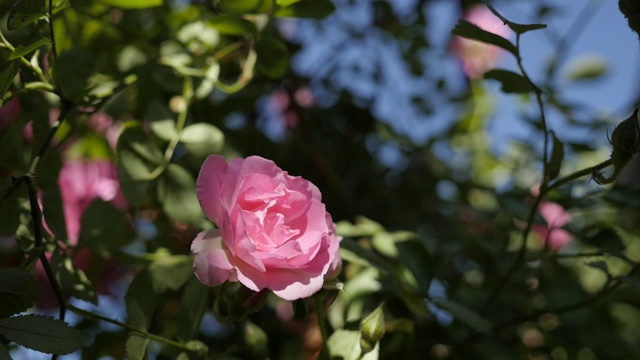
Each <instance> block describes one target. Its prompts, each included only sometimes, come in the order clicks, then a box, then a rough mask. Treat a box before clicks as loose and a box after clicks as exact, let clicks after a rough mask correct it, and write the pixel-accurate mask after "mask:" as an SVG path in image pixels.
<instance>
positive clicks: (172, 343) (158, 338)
mask: <svg viewBox="0 0 640 360" xmlns="http://www.w3.org/2000/svg"><path fill="white" fill-rule="evenodd" d="M67 306H68V308H69V310H71V311H72V312H73V313H75V314H77V315H80V316H82V317H84V318H85V319H90V320H98V321H104V322H108V323H110V324H113V325H116V326H120V327H121V328H124V329H127V330H129V331H132V332H135V333H138V334H140V335H142V336H144V337H146V338H148V339H151V340H155V341H157V342H160V343H163V344H166V345H170V346H173V347H176V348H178V349H180V350H185V351H189V352H194V351H193V349H192V348H190V347H189V346H187V344H184V343H180V342H177V341H174V340H171V339H167V338H164V337H162V336H158V335H154V334H151V333H148V332H146V331H144V330H142V329H139V328H136V327H133V326H131V325H129V324H127V323H123V322H121V321H118V320H114V319H111V318H108V317H106V316H103V315H100V314H96V313H94V312H91V311H88V310H84V309H80V308H78V307H76V306H74V305H72V304H68V305H67Z"/></svg>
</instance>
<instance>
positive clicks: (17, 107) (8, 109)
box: [0, 98, 22, 134]
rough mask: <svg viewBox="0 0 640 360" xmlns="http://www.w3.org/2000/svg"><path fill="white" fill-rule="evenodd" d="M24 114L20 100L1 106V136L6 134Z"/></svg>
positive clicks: (10, 101)
mask: <svg viewBox="0 0 640 360" xmlns="http://www.w3.org/2000/svg"><path fill="white" fill-rule="evenodd" d="M21 114H22V104H20V100H18V98H14V99H11V100H9V101H8V102H7V103H5V104H4V105H2V106H0V134H2V133H4V132H5V131H6V130H7V129H8V128H9V127H10V126H11V125H13V123H15V122H16V121H18V119H19V118H20V115H21Z"/></svg>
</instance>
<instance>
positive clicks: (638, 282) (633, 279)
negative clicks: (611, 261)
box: [616, 276, 640, 289]
mask: <svg viewBox="0 0 640 360" xmlns="http://www.w3.org/2000/svg"><path fill="white" fill-rule="evenodd" d="M616 280H619V281H622V282H624V283H625V284H627V285H629V286H632V287H634V288H636V289H640V279H638V277H637V276H616Z"/></svg>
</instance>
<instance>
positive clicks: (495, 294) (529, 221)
mask: <svg viewBox="0 0 640 360" xmlns="http://www.w3.org/2000/svg"><path fill="white" fill-rule="evenodd" d="M611 164H612V161H611V159H609V160H606V161H604V162H602V163H600V164H598V165H594V166H591V167H588V168H586V169H582V170H579V171H576V172H575V173H573V174H570V175H568V176H565V177H564V178H561V179H558V180H556V181H554V182H552V183H551V184H549V185H548V186H546V187H544V188H540V193H539V194H538V196H536V198H535V200H534V203H533V206H532V207H531V211H530V212H529V216H528V218H527V226H526V228H525V229H524V230H522V235H521V237H522V244H521V245H520V249H519V250H518V255H517V256H516V259H515V261H514V262H513V264H512V265H511V267H510V268H509V270H507V273H506V274H505V276H504V277H503V278H502V279H501V280H500V281H499V282H498V285H496V287H495V288H494V289H493V291H492V292H491V294H490V295H489V297H488V298H487V300H486V301H485V303H484V304H483V305H482V310H481V312H482V313H484V312H486V310H487V309H488V308H489V306H490V305H491V304H492V303H493V301H494V300H495V299H496V298H497V297H498V295H499V294H500V292H502V290H504V287H505V286H506V285H507V283H508V282H509V280H511V278H512V277H513V275H514V274H515V272H516V270H517V269H518V267H519V266H520V263H521V262H522V260H523V259H524V258H525V256H526V253H527V240H528V237H529V232H530V231H531V227H532V226H533V219H534V218H535V215H536V212H537V211H538V206H539V205H540V203H541V202H542V199H543V198H544V197H545V196H546V195H547V194H548V193H549V192H550V191H551V190H553V189H556V188H558V187H560V186H562V185H564V184H566V183H568V182H571V181H573V180H576V179H579V178H581V177H583V176H587V175H591V174H593V172H594V171H596V170H600V169H602V168H605V167H607V166H609V165H611Z"/></svg>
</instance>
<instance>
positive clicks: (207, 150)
mask: <svg viewBox="0 0 640 360" xmlns="http://www.w3.org/2000/svg"><path fill="white" fill-rule="evenodd" d="M180 141H181V142H182V144H183V145H184V147H185V148H186V149H187V151H189V153H191V154H193V155H195V156H198V157H201V158H205V157H206V156H208V155H211V154H215V153H219V152H220V151H222V148H223V147H224V134H223V133H222V131H220V129H218V128H217V127H216V126H214V125H211V124H207V123H196V124H193V125H189V126H187V127H185V128H184V129H183V130H182V133H181V134H180Z"/></svg>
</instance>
